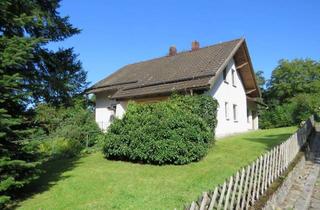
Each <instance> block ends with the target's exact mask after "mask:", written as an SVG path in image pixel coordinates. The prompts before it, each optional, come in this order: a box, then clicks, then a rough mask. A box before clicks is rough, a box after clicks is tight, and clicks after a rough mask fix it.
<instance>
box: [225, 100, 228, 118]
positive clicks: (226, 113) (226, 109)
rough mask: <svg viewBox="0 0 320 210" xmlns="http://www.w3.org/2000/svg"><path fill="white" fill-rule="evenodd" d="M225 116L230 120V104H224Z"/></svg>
mask: <svg viewBox="0 0 320 210" xmlns="http://www.w3.org/2000/svg"><path fill="white" fill-rule="evenodd" d="M224 114H225V117H226V119H227V120H228V119H229V116H228V102H225V103H224Z"/></svg>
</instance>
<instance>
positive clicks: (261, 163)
mask: <svg viewBox="0 0 320 210" xmlns="http://www.w3.org/2000/svg"><path fill="white" fill-rule="evenodd" d="M262 166H263V159H262V156H260V158H259V174H258V184H257V185H258V186H257V194H256V197H257V199H259V196H260V187H261V176H262Z"/></svg>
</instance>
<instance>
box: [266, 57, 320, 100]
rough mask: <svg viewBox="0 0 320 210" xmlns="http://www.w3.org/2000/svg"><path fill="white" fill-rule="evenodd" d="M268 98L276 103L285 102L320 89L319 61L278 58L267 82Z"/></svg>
mask: <svg viewBox="0 0 320 210" xmlns="http://www.w3.org/2000/svg"><path fill="white" fill-rule="evenodd" d="M267 87H268V98H270V99H273V100H276V102H277V104H283V103H287V102H289V101H290V99H292V98H293V97H295V96H297V95H299V94H302V93H305V94H314V93H318V92H319V90H320V63H319V62H317V61H314V60H311V59H294V60H292V61H289V60H280V61H279V64H278V66H277V67H276V68H275V70H273V72H272V76H271V79H270V80H269V82H268V84H267Z"/></svg>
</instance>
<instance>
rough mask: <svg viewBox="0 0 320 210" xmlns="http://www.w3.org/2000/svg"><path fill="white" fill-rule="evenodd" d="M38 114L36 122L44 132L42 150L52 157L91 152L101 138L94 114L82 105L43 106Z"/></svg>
mask: <svg viewBox="0 0 320 210" xmlns="http://www.w3.org/2000/svg"><path fill="white" fill-rule="evenodd" d="M36 113H37V114H36V122H37V123H38V124H39V125H40V126H41V127H42V128H43V130H44V132H45V134H44V135H41V136H40V140H39V148H40V150H41V152H44V153H45V154H47V155H49V156H53V157H57V156H73V155H76V154H77V153H79V152H80V151H81V150H83V149H87V150H91V149H93V148H94V147H96V145H97V144H98V141H99V139H100V136H101V135H102V134H101V131H100V129H99V128H98V126H97V124H96V122H95V121H94V117H93V113H92V112H90V111H89V110H87V109H86V108H85V107H84V106H83V104H82V103H80V102H79V103H76V104H75V106H74V107H69V108H64V107H61V108H55V107H51V106H48V105H45V104H42V105H39V106H38V107H37V109H36ZM67 150H68V151H67ZM60 151H61V155H60V154H58V153H60ZM64 153H65V154H64Z"/></svg>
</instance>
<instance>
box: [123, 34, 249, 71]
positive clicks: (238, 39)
mask: <svg viewBox="0 0 320 210" xmlns="http://www.w3.org/2000/svg"><path fill="white" fill-rule="evenodd" d="M242 39H243V37H241V38H237V39H232V40H229V41H223V42H220V43H216V44H213V45H207V46H204V47H200V48H199V49H197V50H194V51H192V50H186V51H181V52H178V53H177V54H175V55H170V56H169V55H164V56H161V57H156V58H151V59H148V60H143V61H138V62H135V63H130V64H127V65H124V66H123V67H122V68H124V67H126V66H131V65H135V64H140V63H145V62H149V61H155V60H159V59H163V58H169V57H175V56H177V55H181V54H186V53H193V52H196V51H199V50H203V49H206V48H209V47H214V46H218V45H222V44H227V43H230V42H234V41H240V40H242Z"/></svg>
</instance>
